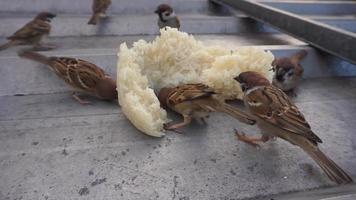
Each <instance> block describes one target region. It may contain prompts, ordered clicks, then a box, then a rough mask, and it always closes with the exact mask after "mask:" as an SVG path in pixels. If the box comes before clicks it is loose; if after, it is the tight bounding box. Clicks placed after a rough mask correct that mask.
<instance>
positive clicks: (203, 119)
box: [200, 117, 207, 125]
mask: <svg viewBox="0 0 356 200" xmlns="http://www.w3.org/2000/svg"><path fill="white" fill-rule="evenodd" d="M200 120H201V122H203V124H204V125H207V123H206V121H205V118H204V117H202V118H200Z"/></svg>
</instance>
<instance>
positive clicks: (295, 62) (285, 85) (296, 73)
mask: <svg viewBox="0 0 356 200" xmlns="http://www.w3.org/2000/svg"><path fill="white" fill-rule="evenodd" d="M307 54H308V53H307V51H305V50H301V51H299V52H297V53H296V54H294V55H292V56H291V57H282V58H276V59H275V60H274V61H273V63H272V66H273V70H274V71H275V74H274V77H273V81H272V84H273V85H274V86H276V87H278V88H280V89H281V90H283V91H284V92H288V93H290V94H292V95H293V96H296V93H295V92H294V90H295V88H296V87H297V85H298V83H299V81H300V80H301V78H302V76H303V71H304V69H303V67H302V66H301V65H300V61H301V60H302V59H303V58H304V57H305V56H307Z"/></svg>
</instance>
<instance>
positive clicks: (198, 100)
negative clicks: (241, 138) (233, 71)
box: [158, 84, 255, 132]
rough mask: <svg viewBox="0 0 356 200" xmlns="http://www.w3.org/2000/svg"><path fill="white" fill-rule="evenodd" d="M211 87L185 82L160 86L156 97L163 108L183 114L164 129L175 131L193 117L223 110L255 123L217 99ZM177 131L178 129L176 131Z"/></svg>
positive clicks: (239, 118)
mask: <svg viewBox="0 0 356 200" xmlns="http://www.w3.org/2000/svg"><path fill="white" fill-rule="evenodd" d="M215 94H216V93H215V92H214V91H213V89H212V88H209V87H208V86H206V85H203V84H185V85H180V86H177V87H173V88H162V89H161V90H160V91H159V94H158V99H159V101H160V103H161V106H162V107H163V108H170V109H172V110H173V111H175V112H177V113H179V114H181V115H182V116H183V122H181V123H176V124H171V125H167V124H166V125H165V129H167V130H174V131H177V129H178V128H181V127H183V126H186V125H188V124H189V123H190V122H191V121H192V119H193V118H196V119H201V120H202V121H203V122H204V123H205V120H204V118H205V117H208V115H209V113H210V112H224V113H227V114H229V115H231V116H232V117H234V118H236V119H238V120H240V121H241V122H244V123H246V124H249V125H253V124H255V120H254V119H253V117H251V116H249V115H248V114H246V113H244V112H242V111H240V110H238V109H237V108H235V107H233V106H231V105H229V104H226V103H223V102H222V101H221V100H219V99H218V98H217V97H216V95H215ZM177 132H178V131H177Z"/></svg>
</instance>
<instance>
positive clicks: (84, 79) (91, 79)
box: [50, 57, 106, 92]
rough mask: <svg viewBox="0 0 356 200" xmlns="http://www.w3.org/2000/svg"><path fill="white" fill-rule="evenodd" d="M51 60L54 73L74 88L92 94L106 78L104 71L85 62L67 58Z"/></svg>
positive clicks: (53, 58)
mask: <svg viewBox="0 0 356 200" xmlns="http://www.w3.org/2000/svg"><path fill="white" fill-rule="evenodd" d="M50 59H51V62H52V65H51V67H52V68H53V69H54V71H55V72H56V73H58V75H59V76H60V77H62V78H63V79H64V80H65V81H66V82H67V83H68V84H70V85H71V86H72V87H74V88H78V89H81V90H86V91H90V92H91V91H92V90H94V89H95V87H96V86H97V83H98V82H99V80H101V79H103V78H104V77H105V76H106V74H105V72H104V70H102V69H101V68H99V67H97V66H96V65H94V64H92V63H89V62H87V61H85V60H81V59H75V58H67V57H51V58H50Z"/></svg>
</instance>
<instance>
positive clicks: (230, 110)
mask: <svg viewBox="0 0 356 200" xmlns="http://www.w3.org/2000/svg"><path fill="white" fill-rule="evenodd" d="M216 110H217V111H220V112H224V113H226V114H228V115H230V116H231V117H234V118H236V119H237V120H239V121H240V122H244V123H246V124H249V125H254V124H255V123H256V120H254V118H253V117H252V116H250V115H248V114H247V113H245V112H242V111H240V110H238V109H237V108H235V107H233V106H231V105H229V104H226V103H224V104H222V105H220V106H218V107H217V108H216Z"/></svg>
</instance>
